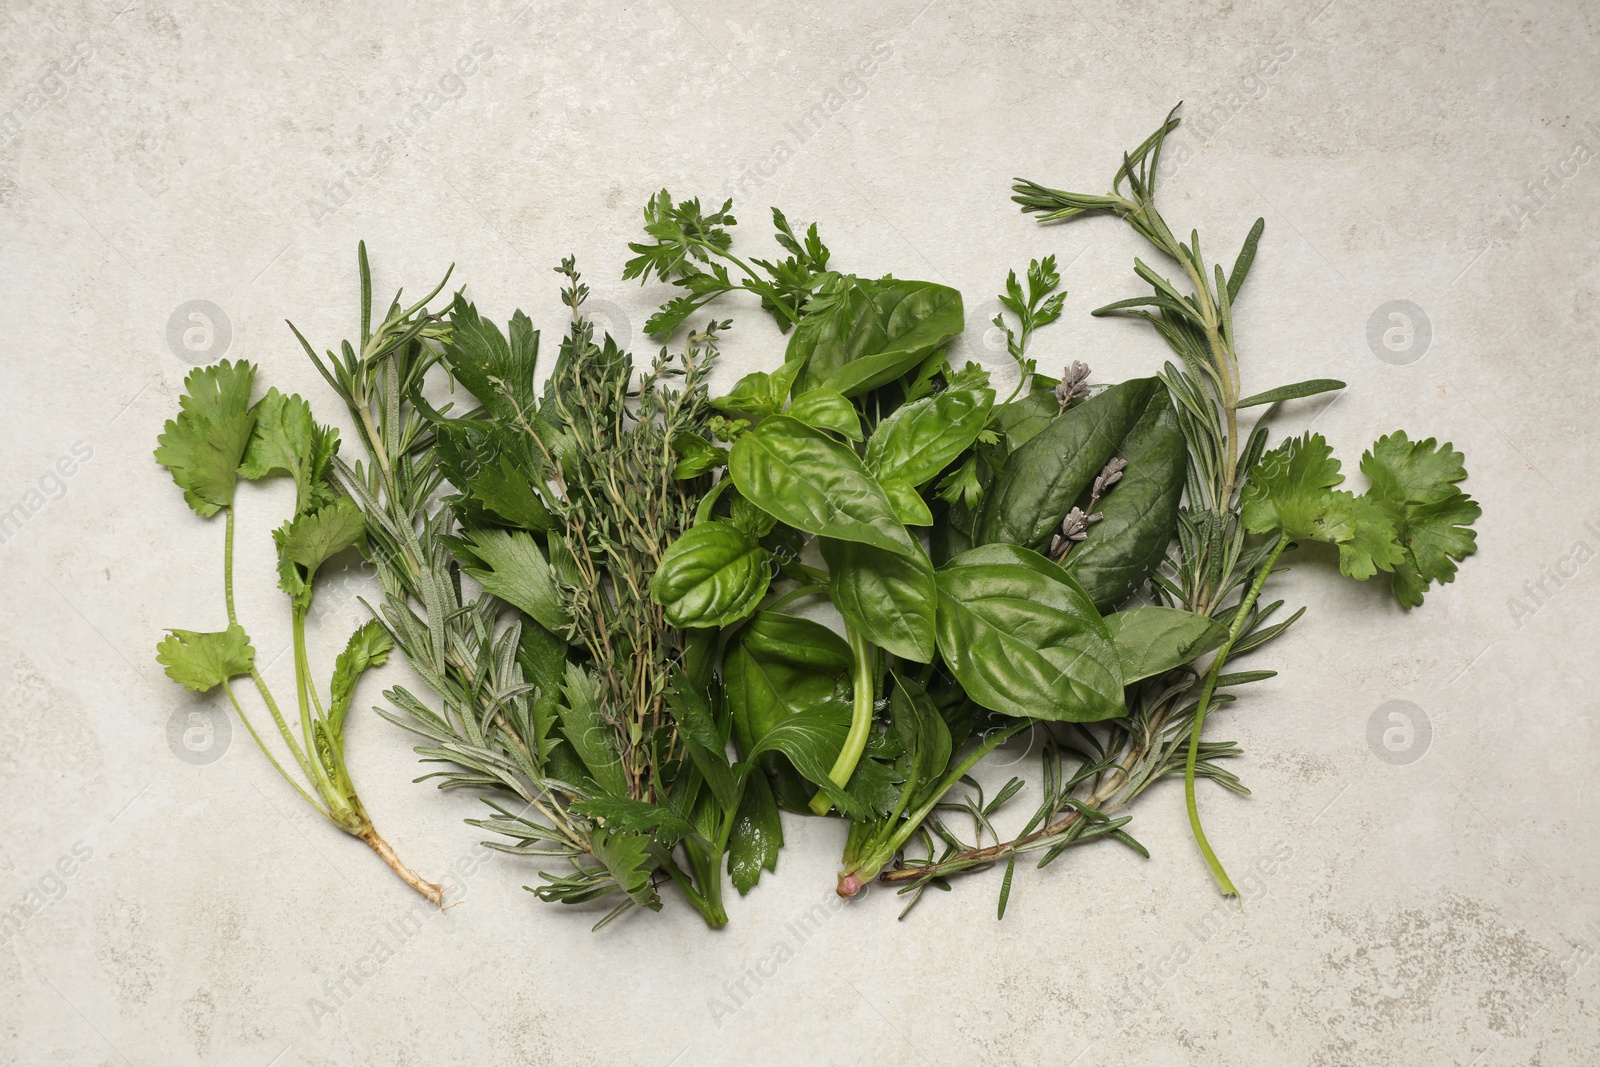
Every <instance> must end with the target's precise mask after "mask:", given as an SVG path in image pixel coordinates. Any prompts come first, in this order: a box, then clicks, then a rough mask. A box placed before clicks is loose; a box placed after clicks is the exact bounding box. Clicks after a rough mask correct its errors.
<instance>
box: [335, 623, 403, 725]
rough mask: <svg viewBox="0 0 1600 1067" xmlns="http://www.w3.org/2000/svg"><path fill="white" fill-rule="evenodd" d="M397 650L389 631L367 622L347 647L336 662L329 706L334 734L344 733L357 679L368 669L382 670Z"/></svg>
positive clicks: (380, 625)
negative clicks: (345, 719)
mask: <svg viewBox="0 0 1600 1067" xmlns="http://www.w3.org/2000/svg"><path fill="white" fill-rule="evenodd" d="M393 648H394V640H393V639H392V638H391V637H390V636H389V631H388V630H385V629H384V628H383V624H382V623H380V622H379V621H378V620H377V619H368V620H367V621H366V622H365V623H363V624H362V625H361V626H360V627H359V628H358V629H357V630H356V632H355V633H353V634H351V635H350V640H349V641H348V642H347V643H346V644H345V646H344V651H343V652H341V653H339V657H338V658H337V659H335V660H334V661H333V686H332V689H333V700H332V702H331V703H330V704H329V705H328V722H329V725H330V726H331V727H332V728H333V732H334V733H336V734H337V733H338V732H339V731H340V730H342V729H344V717H345V714H346V713H347V712H349V710H350V701H351V700H352V699H353V698H354V697H355V693H356V679H358V678H360V677H361V673H362V672H363V671H365V670H366V669H367V668H369V667H381V666H383V664H384V661H385V660H387V659H388V658H389V652H390V651H391V650H392V649H393Z"/></svg>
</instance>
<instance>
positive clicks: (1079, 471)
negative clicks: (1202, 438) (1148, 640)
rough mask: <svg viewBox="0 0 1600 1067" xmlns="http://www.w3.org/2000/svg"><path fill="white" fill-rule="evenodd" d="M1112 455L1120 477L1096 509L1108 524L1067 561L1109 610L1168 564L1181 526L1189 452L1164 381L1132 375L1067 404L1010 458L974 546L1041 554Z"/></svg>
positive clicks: (1094, 528)
mask: <svg viewBox="0 0 1600 1067" xmlns="http://www.w3.org/2000/svg"><path fill="white" fill-rule="evenodd" d="M1113 456H1121V457H1122V458H1123V459H1124V460H1126V461H1127V463H1128V467H1127V470H1126V471H1125V472H1124V473H1123V476H1122V481H1121V482H1119V483H1118V484H1117V485H1115V486H1114V487H1112V489H1111V491H1110V493H1108V494H1107V495H1106V496H1105V497H1104V498H1103V499H1102V500H1101V501H1100V502H1099V504H1097V505H1096V510H1098V511H1100V512H1101V514H1102V515H1104V520H1103V521H1101V522H1099V523H1096V524H1095V525H1093V526H1091V527H1090V533H1089V538H1088V539H1087V540H1085V541H1084V542H1081V543H1080V544H1079V545H1077V546H1076V547H1075V548H1074V549H1073V550H1072V555H1071V556H1070V557H1069V558H1068V563H1067V567H1068V570H1070V571H1072V573H1073V575H1074V577H1076V578H1078V580H1079V583H1080V584H1081V585H1083V587H1084V589H1086V590H1087V591H1088V593H1089V595H1090V596H1091V597H1092V598H1093V599H1094V602H1095V604H1096V605H1097V606H1098V607H1100V608H1101V609H1102V610H1103V609H1106V608H1109V607H1111V606H1113V605H1115V604H1117V603H1119V602H1120V601H1122V600H1124V599H1126V598H1127V596H1128V595H1129V594H1130V593H1132V592H1133V590H1134V589H1135V588H1136V587H1137V586H1138V584H1139V583H1140V582H1141V581H1143V580H1144V579H1145V578H1146V577H1148V576H1149V574H1150V571H1151V570H1152V569H1153V568H1154V567H1155V566H1156V564H1157V563H1159V562H1160V560H1161V556H1162V554H1163V553H1164V552H1165V550H1166V547H1167V544H1168V542H1170V541H1171V539H1172V535H1173V532H1174V530H1175V528H1176V526H1177V516H1178V499H1179V497H1180V496H1181V494H1182V492H1183V482H1184V470H1185V466H1186V464H1187V461H1188V454H1187V451H1186V449H1185V446H1184V442H1183V434H1182V432H1181V431H1180V430H1179V428H1178V424H1177V417H1176V415H1175V414H1174V412H1173V410H1172V401H1171V399H1170V398H1169V397H1168V395H1167V390H1166V387H1165V386H1164V385H1163V384H1162V382H1161V380H1160V379H1159V378H1134V379H1131V380H1129V381H1126V382H1122V383H1120V384H1117V385H1113V386H1111V387H1110V388H1109V389H1106V390H1104V391H1103V392H1100V393H1096V394H1095V395H1094V396H1092V397H1090V398H1089V399H1088V400H1085V401H1084V402H1082V403H1081V404H1079V405H1077V406H1076V407H1073V408H1071V409H1069V410H1068V411H1067V412H1066V413H1065V414H1063V415H1061V416H1059V417H1057V418H1056V419H1054V420H1053V421H1051V422H1050V423H1049V424H1048V425H1046V426H1045V427H1044V428H1043V429H1040V430H1039V431H1038V432H1037V433H1035V434H1034V435H1033V436H1032V437H1030V438H1028V439H1027V440H1026V441H1025V442H1024V443H1023V444H1021V445H1020V446H1019V447H1017V448H1016V449H1015V450H1014V451H1012V452H1011V453H1010V454H1009V455H1008V456H1006V458H1005V461H1004V463H1003V465H1002V466H1001V469H1000V472H999V473H998V474H997V475H996V476H995V478H994V481H993V483H992V484H991V485H990V487H989V491H988V494H987V495H986V497H985V499H984V503H983V506H982V508H981V510H980V513H979V515H978V517H977V520H976V522H975V523H974V527H973V541H974V543H976V544H991V543H996V542H1008V543H1011V544H1019V545H1025V546H1026V547H1028V548H1033V549H1038V550H1041V551H1042V550H1043V549H1044V548H1045V547H1046V546H1047V545H1048V544H1049V542H1050V536H1051V534H1052V533H1054V532H1055V530H1056V528H1057V527H1058V526H1059V524H1060V522H1061V520H1062V519H1063V518H1064V517H1065V516H1066V514H1067V512H1068V511H1070V510H1071V509H1072V508H1073V507H1074V506H1075V505H1083V506H1087V504H1088V499H1087V496H1088V490H1089V487H1090V485H1091V484H1092V483H1093V482H1094V478H1095V475H1097V474H1099V473H1100V470H1101V469H1102V468H1103V467H1104V466H1105V464H1106V462H1107V461H1108V460H1110V459H1111V458H1112V457H1113Z"/></svg>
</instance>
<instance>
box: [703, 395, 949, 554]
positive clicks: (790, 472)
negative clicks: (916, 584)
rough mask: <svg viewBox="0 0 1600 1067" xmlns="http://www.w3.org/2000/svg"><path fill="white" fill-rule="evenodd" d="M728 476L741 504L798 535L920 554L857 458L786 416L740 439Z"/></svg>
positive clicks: (734, 451)
mask: <svg viewBox="0 0 1600 1067" xmlns="http://www.w3.org/2000/svg"><path fill="white" fill-rule="evenodd" d="M728 472H729V473H730V474H731V475H732V476H733V484H734V485H735V486H736V487H737V488H738V490H739V492H740V493H741V494H742V495H743V496H744V497H745V499H747V500H749V501H750V502H751V503H753V504H755V505H756V506H757V507H759V508H761V509H762V510H763V511H765V512H767V513H768V514H769V515H774V516H776V517H777V518H778V519H779V520H780V521H782V522H786V523H788V524H789V525H790V526H793V527H795V528H796V529H799V530H804V531H805V532H806V533H811V534H816V535H817V536H819V537H836V538H839V539H840V540H843V541H858V542H860V543H862V544H867V545H875V546H877V547H878V548H882V549H885V550H887V551H890V552H899V553H901V554H904V555H909V554H911V553H915V552H920V551H921V549H920V548H919V547H918V546H917V543H916V541H915V540H914V539H913V538H912V537H911V535H910V534H908V533H907V532H906V528H905V527H904V526H902V525H901V524H900V520H899V519H898V518H896V517H895V511H894V508H893V507H891V506H890V504H889V498H888V497H887V496H886V495H885V494H884V491H883V487H882V486H880V485H879V484H878V482H877V480H876V479H875V478H873V477H872V475H871V474H868V473H867V468H865V467H863V466H862V465H861V460H860V459H858V458H857V457H856V454H855V452H853V451H851V450H850V449H849V448H847V447H845V446H844V445H842V444H840V443H839V442H838V441H835V440H834V439H833V438H831V437H829V436H828V435H827V434H825V433H823V432H822V431H821V430H815V429H812V428H811V427H810V426H807V425H806V424H805V423H803V422H800V421H798V420H796V419H791V418H790V417H789V416H787V415H774V416H773V417H771V418H769V419H766V420H764V421H763V422H762V423H761V425H760V426H757V427H756V428H755V429H753V430H751V431H750V432H748V433H746V434H744V435H742V436H741V437H740V438H739V440H738V441H737V442H736V443H735V444H734V446H733V452H732V454H731V455H730V456H729V457H728Z"/></svg>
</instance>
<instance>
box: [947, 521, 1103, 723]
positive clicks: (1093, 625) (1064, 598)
mask: <svg viewBox="0 0 1600 1067" xmlns="http://www.w3.org/2000/svg"><path fill="white" fill-rule="evenodd" d="M938 584H939V619H938V645H939V652H940V653H941V654H942V655H943V656H944V659H945V662H946V663H947V664H948V665H949V667H950V671H951V673H953V674H954V675H955V676H956V680H957V681H959V682H960V683H961V684H962V686H963V687H965V688H966V691H967V693H968V695H970V696H971V697H972V699H973V700H976V701H977V702H978V703H980V704H982V705H983V706H984V707H987V708H990V709H992V710H994V711H998V712H1002V713H1004V714H1007V715H1018V716H1032V717H1034V718H1039V719H1058V720H1067V721H1071V722H1095V721H1098V720H1100V719H1109V718H1113V717H1115V716H1118V715H1121V714H1123V703H1122V670H1121V667H1120V665H1119V663H1118V659H1117V650H1116V647H1115V646H1114V645H1113V644H1112V643H1111V634H1110V632H1109V631H1108V630H1107V629H1106V624H1105V622H1104V620H1102V619H1101V618H1100V613H1099V612H1098V611H1096V610H1095V607H1094V604H1093V602H1091V601H1090V599H1089V597H1088V594H1086V593H1085V592H1084V591H1083V590H1082V589H1081V588H1080V587H1079V586H1078V583H1077V582H1075V581H1073V580H1072V578H1071V577H1070V576H1069V575H1068V574H1067V572H1066V571H1064V570H1062V569H1061V568H1060V567H1058V566H1056V565H1055V564H1054V563H1051V562H1050V561H1049V560H1047V559H1045V558H1044V557H1043V556H1041V555H1039V554H1038V553H1037V552H1033V551H1031V550H1029V549H1026V548H1020V547H1018V546H1016V545H1007V544H997V545H984V546H982V547H980V548H974V549H972V550H971V551H970V552H963V553H962V554H961V555H959V556H957V557H956V558H955V559H953V560H951V561H950V562H949V563H947V564H945V565H944V566H943V567H941V568H939V571H938Z"/></svg>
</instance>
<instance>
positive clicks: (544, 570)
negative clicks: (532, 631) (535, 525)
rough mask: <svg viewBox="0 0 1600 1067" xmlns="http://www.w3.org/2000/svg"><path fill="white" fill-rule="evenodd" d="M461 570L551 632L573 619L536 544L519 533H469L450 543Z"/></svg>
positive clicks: (484, 531) (562, 628)
mask: <svg viewBox="0 0 1600 1067" xmlns="http://www.w3.org/2000/svg"><path fill="white" fill-rule="evenodd" d="M448 543H449V544H450V547H451V549H452V550H453V551H454V552H455V555H456V558H457V559H459V560H460V561H461V564H462V568H461V569H462V570H463V571H464V572H465V573H466V574H468V575H470V576H471V577H472V579H473V580H474V581H476V582H477V583H478V584H479V585H481V586H483V588H484V589H485V590H486V591H487V592H489V593H490V594H492V595H494V596H497V597H499V598H500V599H501V600H504V601H505V602H506V603H508V604H510V605H511V606H513V607H515V608H518V609H520V610H522V611H525V612H527V613H528V615H529V616H530V617H531V618H532V619H533V620H534V621H535V622H537V623H538V624H539V625H540V626H543V627H544V628H545V629H546V630H549V631H551V632H553V633H564V632H565V631H566V629H567V627H569V626H570V625H572V619H571V617H570V616H569V615H568V614H567V610H566V608H565V607H564V606H563V604H562V601H561V594H560V593H559V592H558V591H557V589H556V583H555V575H554V573H553V571H552V570H551V567H550V563H549V562H548V561H547V560H546V559H545V556H544V553H543V552H542V551H540V549H539V542H538V541H536V540H535V539H534V537H533V535H532V534H530V533H525V532H523V531H521V530H490V529H481V530H468V531H465V532H464V536H463V537H461V538H460V539H455V538H452V539H451V540H450V541H449V542H448Z"/></svg>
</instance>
